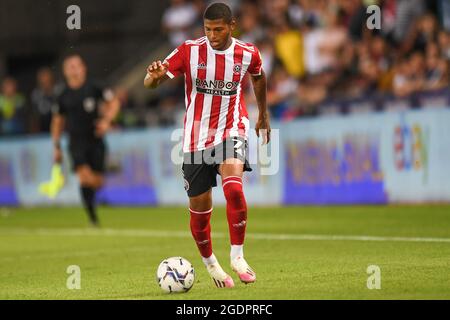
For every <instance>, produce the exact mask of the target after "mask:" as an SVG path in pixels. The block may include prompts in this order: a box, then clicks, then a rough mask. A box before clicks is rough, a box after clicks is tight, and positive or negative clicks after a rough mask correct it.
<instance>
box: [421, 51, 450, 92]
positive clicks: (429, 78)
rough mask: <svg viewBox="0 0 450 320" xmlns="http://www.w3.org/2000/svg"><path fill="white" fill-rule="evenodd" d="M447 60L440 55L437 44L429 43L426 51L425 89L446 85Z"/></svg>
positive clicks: (439, 87)
mask: <svg viewBox="0 0 450 320" xmlns="http://www.w3.org/2000/svg"><path fill="white" fill-rule="evenodd" d="M447 64H448V62H447V61H446V60H445V59H443V58H442V57H441V56H440V52H439V46H438V45H437V44H436V43H430V44H429V45H428V47H427V52H426V75H425V84H424V89H425V90H435V89H441V88H443V87H445V86H447V85H448V65H447Z"/></svg>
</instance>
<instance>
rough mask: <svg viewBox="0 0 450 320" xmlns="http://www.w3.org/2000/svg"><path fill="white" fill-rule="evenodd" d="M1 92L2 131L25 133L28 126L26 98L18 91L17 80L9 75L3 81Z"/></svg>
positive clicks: (0, 119)
mask: <svg viewBox="0 0 450 320" xmlns="http://www.w3.org/2000/svg"><path fill="white" fill-rule="evenodd" d="M1 90H2V91H1V94H0V124H1V127H0V133H1V134H6V135H10V134H19V133H24V132H25V130H26V129H27V126H26V112H25V98H24V96H23V95H22V94H20V93H18V92H17V83H16V80H15V79H13V78H11V77H8V78H6V79H4V80H3V81H2V87H1Z"/></svg>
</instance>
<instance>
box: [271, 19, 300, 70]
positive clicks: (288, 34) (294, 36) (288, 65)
mask: <svg viewBox="0 0 450 320" xmlns="http://www.w3.org/2000/svg"><path fill="white" fill-rule="evenodd" d="M273 23H274V30H275V39H274V42H275V53H276V56H277V57H278V59H279V60H280V61H281V62H282V64H283V66H284V68H285V69H286V71H287V72H288V73H289V75H291V76H293V77H296V78H300V77H302V76H303V75H304V73H305V60H304V45H303V38H302V35H301V33H300V32H299V31H298V30H295V29H293V28H291V26H290V25H289V19H288V17H287V16H284V17H282V18H278V19H277V20H274V21H273Z"/></svg>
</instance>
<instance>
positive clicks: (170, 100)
mask: <svg viewBox="0 0 450 320" xmlns="http://www.w3.org/2000/svg"><path fill="white" fill-rule="evenodd" d="M179 110H183V107H182V103H181V102H180V101H179V100H178V99H177V98H176V97H167V98H165V99H163V100H162V101H161V103H160V104H159V107H158V125H159V126H160V127H169V126H173V125H175V124H176V123H177V111H179Z"/></svg>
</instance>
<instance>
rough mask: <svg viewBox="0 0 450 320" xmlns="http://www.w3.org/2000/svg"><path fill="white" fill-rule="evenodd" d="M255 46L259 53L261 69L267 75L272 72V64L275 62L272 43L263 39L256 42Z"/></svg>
mask: <svg viewBox="0 0 450 320" xmlns="http://www.w3.org/2000/svg"><path fill="white" fill-rule="evenodd" d="M256 47H257V48H258V49H259V52H260V53H261V58H262V63H263V70H264V72H265V73H266V76H267V77H270V76H271V74H272V69H273V65H274V63H275V52H274V49H273V43H272V42H271V41H270V40H267V39H264V40H261V41H259V42H257V43H256Z"/></svg>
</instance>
